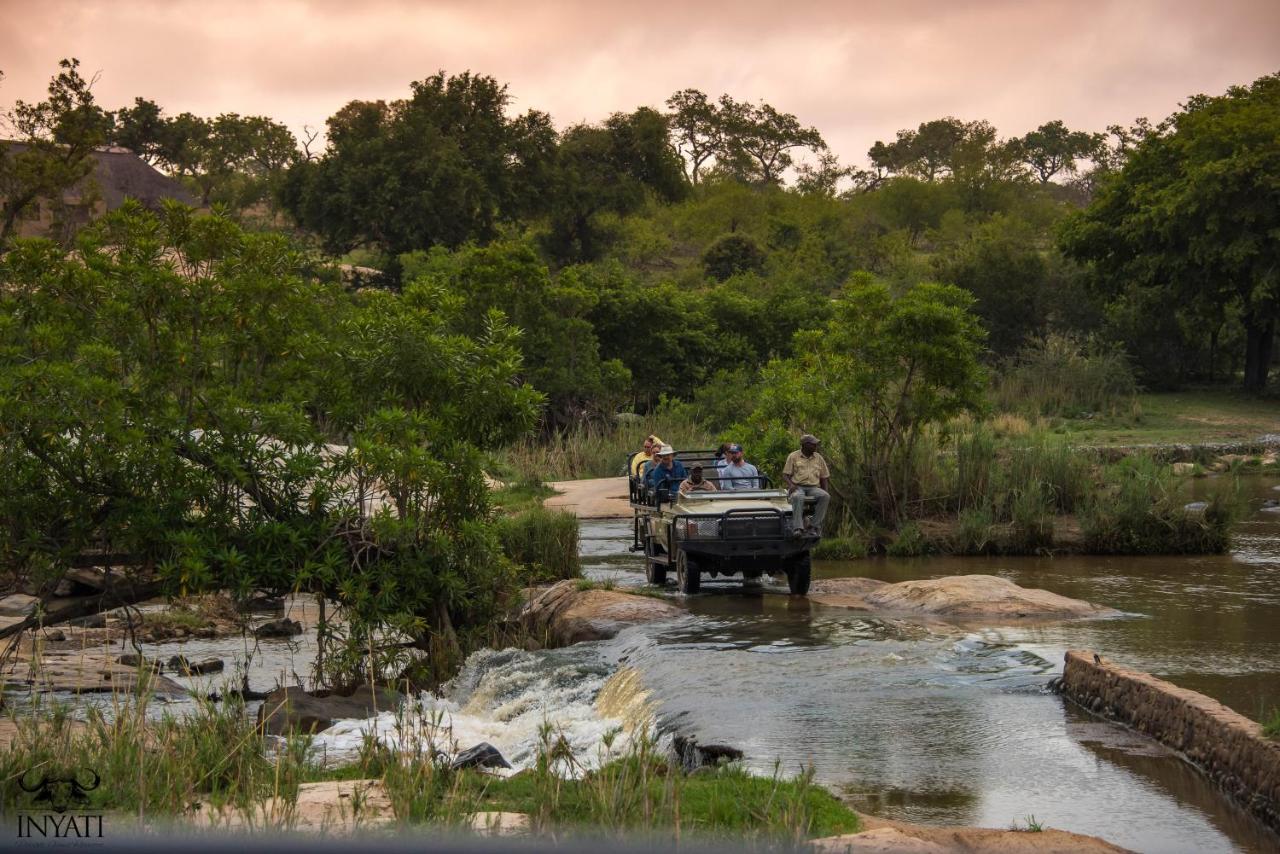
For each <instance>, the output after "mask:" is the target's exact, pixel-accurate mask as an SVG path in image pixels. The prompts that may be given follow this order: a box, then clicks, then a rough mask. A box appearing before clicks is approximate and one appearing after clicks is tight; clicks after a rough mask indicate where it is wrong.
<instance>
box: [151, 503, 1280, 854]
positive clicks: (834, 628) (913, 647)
mask: <svg viewBox="0 0 1280 854" xmlns="http://www.w3.org/2000/svg"><path fill="white" fill-rule="evenodd" d="M1277 483H1278V482H1277V481H1276V480H1274V479H1271V480H1268V479H1261V478H1259V479H1254V480H1252V481H1248V482H1247V483H1246V485H1245V491H1246V497H1247V499H1248V501H1249V507H1250V512H1249V513H1248V514H1247V515H1246V518H1245V519H1243V520H1242V522H1241V523H1240V526H1239V528H1238V531H1237V535H1236V537H1235V543H1234V548H1233V551H1232V553H1231V554H1229V555H1221V556H1196V557H1156V558H1095V557H1089V558H1082V557H1058V558H921V559H909V560H903V559H899V560H894V559H886V558H873V559H866V560H859V561H848V562H825V563H823V562H819V563H815V574H816V575H817V577H820V578H822V577H825V578H833V577H841V576H855V575H862V576H869V577H874V578H879V579H883V580H885V581H902V580H906V579H912V578H933V577H939V576H945V575H960V574H974V573H983V574H990V575H997V576H1001V577H1004V578H1007V579H1009V580H1011V581H1014V582H1016V583H1018V584H1021V585H1023V586H1028V587H1041V588H1045V589H1047V590H1051V591H1053V592H1055V593H1060V594H1063V595H1066V596H1071V597H1074V598H1079V599H1085V600H1088V601H1091V602H1096V603H1100V604H1104V605H1109V606H1111V607H1113V608H1117V609H1120V610H1121V611H1123V612H1125V613H1126V616H1125V617H1123V618H1120V619H1111V620H1097V621H1085V622H1071V623H1061V624H1057V625H1051V626H998V625H993V626H982V627H974V626H971V625H970V626H965V625H951V624H947V623H944V622H929V621H923V620H903V619H885V618H879V617H875V616H871V615H868V614H864V613H859V612H856V611H851V610H848V609H842V608H831V607H824V606H820V605H817V604H815V603H812V602H810V601H809V600H807V599H803V598H794V597H790V596H788V595H786V589H785V587H784V586H777V585H773V584H766V585H765V586H763V587H757V588H754V589H752V588H744V587H743V586H742V584H741V583H740V582H736V581H727V582H719V583H718V582H717V581H706V580H704V589H703V592H702V593H700V594H699V595H697V596H693V597H679V596H676V594H674V593H671V595H672V596H675V597H676V598H677V599H678V600H680V601H682V602H683V604H684V605H685V606H686V607H687V608H688V613H687V615H685V616H683V617H680V618H678V619H676V620H673V621H670V622H666V623H658V624H651V625H645V626H637V627H633V628H631V629H628V630H626V631H624V632H623V633H622V634H620V635H619V636H618V637H616V638H614V639H612V640H608V641H602V642H598V643H584V644H577V645H575V646H573V647H570V648H567V649H560V650H548V651H541V652H524V651H517V650H500V651H493V650H486V651H483V652H480V653H477V654H476V655H473V656H472V657H471V658H470V659H469V660H468V662H467V664H466V666H465V667H464V668H463V670H462V672H461V673H460V674H459V675H458V677H457V678H456V679H455V680H454V681H453V683H451V684H450V685H448V686H446V687H445V689H444V690H442V691H441V692H440V694H439V695H438V696H433V695H423V696H422V697H421V698H419V699H420V710H421V714H418V715H416V716H415V720H413V721H408V722H407V721H406V720H405V716H404V715H403V714H402V715H401V716H399V717H397V716H396V715H392V714H384V715H382V716H381V717H380V718H378V719H376V720H374V721H343V722H340V723H338V724H337V725H336V726H335V727H334V728H333V729H331V730H328V731H326V732H324V733H321V734H320V735H319V736H317V738H316V748H317V750H319V751H323V752H324V753H326V754H328V755H329V756H330V758H331V759H334V760H337V761H341V760H342V759H343V758H346V757H350V756H352V755H354V753H355V752H356V751H357V750H358V749H359V746H360V744H361V742H362V740H363V738H364V736H365V734H366V733H371V734H375V735H377V736H378V737H379V738H381V739H382V740H384V741H387V742H392V743H398V744H404V743H405V742H406V741H414V740H417V741H419V742H421V741H423V740H429V741H431V742H432V744H433V746H435V747H437V748H439V749H442V750H444V751H445V752H453V751H455V750H457V749H461V748H466V747H470V746H472V745H474V744H475V743H477V742H479V741H488V742H490V743H492V744H494V745H495V746H497V747H498V748H499V750H501V751H502V753H503V754H504V756H506V757H507V758H508V759H509V760H510V761H511V762H512V764H513V765H514V766H515V768H516V769H517V770H518V769H520V768H522V767H528V765H529V764H531V763H532V762H533V761H534V759H535V757H536V754H537V748H538V744H539V741H540V739H542V738H543V737H545V734H546V731H547V730H546V728H547V726H548V725H550V726H551V727H553V728H554V729H555V731H556V734H557V735H558V736H563V737H564V739H565V741H566V742H567V743H568V744H569V745H570V747H571V748H572V750H573V752H574V754H575V755H576V756H577V757H578V761H579V762H580V763H581V765H580V766H579V767H578V770H579V771H581V769H582V768H584V767H591V766H592V765H594V764H597V763H598V762H600V761H603V760H604V759H605V758H606V757H605V754H604V750H603V746H602V745H603V744H604V742H605V741H606V740H608V738H609V737H610V736H609V734H610V733H612V732H613V731H615V730H617V729H618V728H623V729H624V731H623V732H622V733H621V734H620V735H618V736H617V737H616V740H615V741H614V742H613V746H614V749H615V750H621V749H624V748H625V746H626V742H627V737H628V733H635V732H637V731H640V730H645V729H648V728H650V727H651V726H652V725H653V724H655V723H656V725H657V729H658V731H660V732H661V733H666V734H668V736H669V734H670V733H673V732H679V733H682V734H685V735H692V736H695V737H697V738H698V740H699V741H700V742H702V743H704V744H705V743H722V744H728V745H732V746H734V747H738V748H740V749H741V750H743V751H744V752H745V755H746V758H745V762H746V764H747V765H748V766H749V767H750V768H752V769H753V770H755V771H758V772H760V773H765V774H768V773H772V772H773V771H774V769H775V767H778V768H779V769H780V770H781V771H782V772H783V773H785V774H788V775H789V774H793V773H794V772H796V771H798V770H800V768H801V767H803V766H805V765H807V764H812V766H813V768H814V770H815V774H816V778H817V779H818V780H819V781H820V782H822V783H823V784H825V785H827V786H828V787H830V788H831V789H832V790H834V791H836V792H838V793H840V794H842V795H843V796H845V797H846V798H847V799H849V801H850V802H851V803H853V804H854V806H855V807H857V808H858V809H860V810H862V811H864V812H868V813H872V814H875V815H880V816H884V817H887V818H897V819H905V820H908V821H914V822H922V823H928V824H964V825H981V826H989V827H1008V826H1010V825H1011V824H1013V823H1015V822H1016V823H1019V824H1024V825H1025V824H1026V823H1027V822H1028V819H1029V818H1030V817H1032V816H1034V819H1035V821H1037V822H1039V823H1041V824H1042V825H1044V826H1046V827H1056V828H1062V829H1066V830H1071V831H1075V832H1078V833H1087V834H1094V835H1097V836H1101V837H1103V838H1105V839H1108V840H1110V841H1112V842H1115V843H1117V844H1119V845H1122V846H1125V847H1128V848H1132V849H1135V850H1139V851H1153V852H1178V851H1187V852H1190V851H1231V850H1235V851H1280V837H1277V836H1275V835H1273V834H1271V833H1270V832H1269V831H1267V830H1266V829H1265V828H1263V827H1262V826H1261V825H1260V824H1259V823H1258V822H1257V821H1255V820H1254V819H1253V818H1251V817H1250V816H1249V815H1247V814H1246V813H1244V812H1243V811H1242V810H1240V809H1238V808H1236V807H1235V806H1234V805H1232V804H1231V803H1230V802H1229V801H1227V800H1226V798H1225V797H1223V796H1222V795H1221V794H1220V793H1219V792H1218V791H1217V790H1216V788H1215V787H1214V786H1213V785H1212V784H1211V783H1209V782H1208V781H1207V780H1206V779H1205V778H1204V777H1203V776H1202V775H1200V774H1199V773H1198V772H1197V771H1195V770H1194V769H1193V768H1191V767H1190V766H1189V765H1188V764H1186V763H1185V762H1184V761H1183V760H1181V759H1180V758H1179V757H1177V756H1176V755H1174V754H1172V753H1171V752H1170V751H1168V750H1165V749H1164V748H1162V747H1160V746H1159V745H1157V744H1155V743H1154V742H1152V741H1150V740H1147V739H1145V738H1142V737H1139V736H1136V735H1134V734H1132V733H1130V732H1129V731H1127V730H1125V729H1124V728H1122V727H1119V726H1117V725H1114V724H1110V723H1106V722H1103V721H1100V720H1097V719H1094V718H1093V717H1091V716H1090V715H1088V714H1086V713H1084V712H1082V711H1080V710H1079V709H1077V708H1075V707H1074V706H1072V705H1071V704H1069V703H1067V702H1065V701H1064V700H1062V699H1061V698H1060V697H1058V696H1056V695H1054V694H1051V693H1049V692H1047V691H1046V690H1045V684H1046V683H1047V682H1048V680H1049V679H1050V678H1051V677H1053V676H1054V675H1056V674H1059V673H1061V670H1062V659H1063V654H1064V653H1065V651H1066V650H1067V649H1069V648H1085V649H1091V650H1096V651H1098V652H1100V653H1102V654H1104V655H1106V656H1107V657H1108V658H1111V659H1113V660H1115V661H1117V662H1119V663H1121V664H1124V665H1127V666H1131V667H1135V668H1138V669H1142V670H1147V671H1150V672H1152V673H1155V674H1157V675H1159V676H1162V677H1164V678H1167V679H1170V680H1171V681H1173V682H1175V683H1177V684H1179V685H1182V686H1185V687H1188V688H1192V689H1195V690H1197V691H1201V692H1204V693H1206V694H1208V695H1210V696H1212V697H1215V698H1217V699H1219V700H1221V701H1222V702H1224V703H1226V704H1227V705H1229V706H1231V707H1232V708H1234V709H1236V710H1237V711H1240V712H1242V713H1244V714H1246V715H1249V716H1252V717H1257V716H1258V715H1259V714H1260V713H1261V712H1262V711H1264V710H1269V709H1270V708H1271V707H1272V706H1273V705H1274V706H1280V512H1275V511H1271V510H1265V509H1262V504H1263V502H1264V501H1265V500H1266V499H1268V498H1272V499H1280V485H1277ZM581 534H582V546H581V552H582V560H583V565H584V571H585V573H586V574H587V575H588V576H589V577H591V578H595V579H599V580H610V581H613V582H614V583H616V584H617V585H619V586H621V587H625V586H639V585H642V584H644V575H643V565H642V562H641V560H640V559H639V558H638V557H637V556H635V555H634V554H632V553H631V552H630V551H629V550H628V547H629V546H630V544H631V527H630V520H617V521H600V522H596V521H592V522H584V523H583V524H582V526H581ZM669 592H670V590H669ZM312 607H314V606H313V605H311V604H310V603H307V602H295V603H290V607H289V610H290V613H291V615H292V616H295V617H297V618H299V619H303V620H304V622H306V621H307V618H308V617H309V616H310V617H313V616H314V615H309V614H308V613H305V609H306V608H312ZM295 609H301V610H296V611H295ZM175 651H183V652H185V653H186V654H187V655H188V657H189V658H192V659H193V660H197V659H198V658H200V657H204V656H207V655H215V656H219V657H224V658H226V659H228V660H229V661H230V662H238V664H237V674H236V675H235V676H234V677H233V676H232V674H231V673H230V672H229V673H227V674H223V675H220V676H218V677H199V678H197V679H192V680H180V681H183V682H186V683H187V684H188V685H189V686H190V687H193V688H205V689H207V688H211V687H217V686H218V685H219V684H221V683H224V682H228V681H230V682H238V678H239V675H238V671H239V669H240V668H243V667H244V664H243V663H242V662H244V660H245V659H246V658H248V659H250V661H251V663H250V664H249V666H248V668H247V669H248V673H249V677H250V681H251V682H252V684H253V687H255V688H259V689H262V688H267V687H270V686H271V685H272V684H276V683H277V682H280V683H287V684H292V683H296V682H299V681H301V682H304V683H305V682H306V681H307V670H308V667H309V663H310V661H311V660H312V658H313V656H314V652H315V649H314V636H313V633H312V632H307V633H306V634H304V635H303V636H301V637H300V638H298V639H297V640H296V641H295V642H285V641H262V642H261V643H257V642H254V641H252V640H250V641H247V642H246V641H245V640H242V639H223V640H216V641H191V642H189V643H187V644H184V645H176V646H175V645H173V644H167V645H165V646H164V647H163V649H161V648H159V647H158V648H156V649H155V650H151V649H147V650H146V652H147V653H148V655H155V656H157V657H159V656H161V655H162V654H165V655H167V654H171V653H172V652H175ZM228 677H231V678H228ZM179 705H181V704H179ZM424 721H425V722H426V723H425V724H424Z"/></svg>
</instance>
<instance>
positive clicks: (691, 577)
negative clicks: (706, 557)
mask: <svg viewBox="0 0 1280 854" xmlns="http://www.w3.org/2000/svg"><path fill="white" fill-rule="evenodd" d="M676 585H677V586H678V587H679V588H680V592H681V593H697V592H698V589H699V588H700V587H701V586H702V572H701V570H699V569H698V564H696V563H695V562H694V561H692V560H690V559H689V555H688V554H686V553H685V550H684V549H680V552H679V554H677V555H676Z"/></svg>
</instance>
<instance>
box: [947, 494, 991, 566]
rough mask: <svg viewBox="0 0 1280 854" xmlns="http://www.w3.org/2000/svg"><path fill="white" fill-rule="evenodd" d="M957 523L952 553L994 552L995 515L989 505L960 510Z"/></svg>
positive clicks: (975, 553)
mask: <svg viewBox="0 0 1280 854" xmlns="http://www.w3.org/2000/svg"><path fill="white" fill-rule="evenodd" d="M957 522H958V525H957V528H956V536H955V540H954V541H953V542H952V544H951V549H952V551H953V552H954V553H956V554H964V555H980V554H987V553H989V552H991V551H994V550H995V544H996V537H995V527H994V526H995V513H994V511H993V510H992V509H991V505H990V504H984V505H982V506H980V507H970V508H969V509H967V510H961V511H960V516H959V518H958V519H957Z"/></svg>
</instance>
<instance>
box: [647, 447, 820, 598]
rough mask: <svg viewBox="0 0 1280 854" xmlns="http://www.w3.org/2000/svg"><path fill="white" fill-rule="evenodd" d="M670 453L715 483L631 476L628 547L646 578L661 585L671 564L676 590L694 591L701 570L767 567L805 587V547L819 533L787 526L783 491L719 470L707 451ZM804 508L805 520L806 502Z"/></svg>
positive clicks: (753, 575)
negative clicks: (698, 485) (637, 554)
mask: <svg viewBox="0 0 1280 854" xmlns="http://www.w3.org/2000/svg"><path fill="white" fill-rule="evenodd" d="M676 459H678V460H680V461H681V462H682V463H684V464H685V465H686V466H693V465H702V466H703V470H704V472H710V474H705V475H704V479H705V480H708V481H710V482H711V483H713V484H715V486H716V487H717V489H716V491H714V492H712V491H705V492H704V491H698V492H689V493H680V491H679V486H680V483H679V481H678V480H672V479H668V478H659V481H658V483H657V484H656V485H655V484H652V483H650V482H649V480H648V478H646V477H644V476H643V474H642V475H640V476H637V475H631V476H630V481H631V484H630V499H631V508H632V514H633V525H634V542H633V544H632V551H643V552H644V556H645V577H646V578H647V579H648V581H649V583H651V584H663V583H665V582H666V580H667V574H668V573H669V572H672V571H674V572H675V575H676V585H677V587H679V589H680V591H681V592H682V593H697V592H698V590H699V588H700V587H701V586H702V577H703V575H704V574H705V575H708V576H710V577H712V578H715V577H716V576H720V575H724V576H732V575H738V574H741V576H742V579H743V580H744V581H753V580H756V579H758V578H760V576H762V575H764V574H765V573H770V574H773V575H778V574H785V575H786V576H787V587H788V588H789V589H790V591H791V592H792V593H794V594H797V595H804V594H806V593H808V592H809V576H810V557H809V552H810V550H811V549H812V548H813V546H814V545H815V544H816V543H817V542H818V535H817V534H814V533H810V532H807V531H804V530H800V531H793V529H792V511H791V504H790V502H789V501H788V500H787V493H786V492H785V491H784V490H781V489H776V488H774V486H773V483H772V481H770V480H769V478H767V477H765V476H763V475H761V476H759V477H736V478H730V477H723V476H720V474H719V470H718V469H717V468H716V460H715V452H714V451H683V452H678V453H677V454H676ZM627 463H628V464H627V471H631V465H630V463H631V460H630V459H629V460H628V461H627ZM804 512H805V515H806V519H807V518H808V516H809V514H810V513H811V512H812V506H811V504H810V503H809V502H806V504H805V511H804Z"/></svg>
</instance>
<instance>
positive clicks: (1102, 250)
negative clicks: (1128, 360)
mask: <svg viewBox="0 0 1280 854" xmlns="http://www.w3.org/2000/svg"><path fill="white" fill-rule="evenodd" d="M1277 140H1280V75H1270V76H1267V77H1263V78H1260V79H1259V80H1257V81H1255V82H1254V83H1253V84H1252V85H1250V86H1247V87H1246V86H1237V87H1232V88H1231V89H1230V90H1228V92H1227V93H1226V94H1224V95H1221V96H1212V97H1211V96H1205V95H1198V96H1196V97H1194V98H1191V99H1190V100H1188V102H1187V104H1186V106H1185V107H1184V109H1183V110H1182V111H1181V112H1179V113H1177V114H1175V115H1174V116H1172V117H1171V118H1170V119H1169V120H1168V121H1167V122H1165V123H1163V124H1162V125H1161V126H1159V127H1157V128H1155V129H1152V130H1151V131H1150V132H1149V133H1147V134H1146V135H1145V136H1144V137H1142V139H1141V141H1140V142H1137V144H1136V145H1134V146H1133V148H1132V151H1131V152H1130V153H1129V155H1128V159H1127V161H1126V162H1125V163H1124V166H1123V168H1121V169H1120V170H1119V171H1118V173H1116V174H1115V175H1113V176H1112V177H1111V178H1109V179H1108V180H1106V181H1104V183H1103V184H1102V186H1101V187H1100V188H1099V191H1098V194H1097V196H1096V198H1095V199H1094V201H1093V202H1092V204H1090V206H1089V207H1088V209H1087V210H1085V211H1083V212H1082V213H1080V214H1079V215H1077V216H1074V217H1072V218H1071V219H1070V220H1069V221H1068V222H1067V224H1066V225H1065V227H1064V229H1063V232H1062V246H1063V248H1064V250H1065V251H1066V252H1067V253H1068V254H1069V255H1071V256H1072V257H1075V258H1077V259H1079V260H1081V261H1085V262H1088V263H1089V264H1090V265H1091V270H1092V272H1093V274H1094V276H1095V281H1096V284H1097V286H1098V287H1099V288H1101V289H1102V290H1103V291H1104V292H1105V293H1107V294H1109V295H1110V296H1112V297H1113V298H1120V297H1122V296H1123V295H1124V294H1126V293H1128V292H1130V291H1133V290H1137V291H1148V292H1158V293H1159V294H1160V295H1161V297H1160V299H1161V301H1162V302H1163V303H1164V304H1165V305H1166V306H1175V307H1178V308H1179V309H1180V310H1181V312H1183V313H1184V315H1185V316H1187V317H1190V318H1193V319H1196V320H1200V322H1203V323H1212V322H1213V321H1212V319H1213V318H1214V317H1221V316H1222V315H1223V313H1225V312H1227V311H1235V312H1238V313H1239V316H1240V320H1241V323H1242V325H1243V327H1244V331H1245V341H1244V351H1245V352H1244V387H1245V389H1247V390H1250V391H1261V390H1262V389H1263V388H1264V387H1265V386H1266V383H1267V375H1268V370H1269V366H1270V363H1271V357H1272V347H1273V344H1274V340H1275V333H1276V322H1277V319H1280V242H1277V240H1276V238H1275V235H1276V234H1277V233H1278V232H1280V144H1277Z"/></svg>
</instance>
